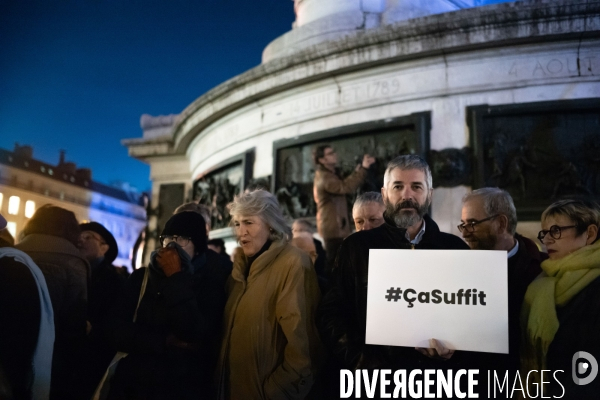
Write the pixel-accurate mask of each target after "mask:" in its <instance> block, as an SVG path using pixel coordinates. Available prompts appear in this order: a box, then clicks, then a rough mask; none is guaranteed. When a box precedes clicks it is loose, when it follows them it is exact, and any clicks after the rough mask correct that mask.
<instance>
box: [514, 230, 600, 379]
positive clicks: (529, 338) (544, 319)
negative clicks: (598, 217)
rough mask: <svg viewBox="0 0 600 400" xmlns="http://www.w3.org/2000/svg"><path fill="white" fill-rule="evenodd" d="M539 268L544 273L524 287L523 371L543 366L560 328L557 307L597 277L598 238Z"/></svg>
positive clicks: (599, 243)
mask: <svg viewBox="0 0 600 400" xmlns="http://www.w3.org/2000/svg"><path fill="white" fill-rule="evenodd" d="M541 267H542V270H543V271H544V272H542V273H541V274H540V276H539V277H537V278H536V280H534V281H533V282H532V283H531V284H530V285H529V287H528V288H527V293H526V294H525V299H524V301H523V306H522V309H521V327H527V329H526V330H525V332H524V338H523V339H524V345H523V346H522V347H521V349H522V354H521V361H522V370H523V371H524V372H525V371H526V372H529V371H531V370H541V369H546V355H547V353H548V347H549V346H550V343H552V340H554V335H556V332H557V331H558V327H559V322H558V317H557V315H556V307H561V306H564V305H566V304H568V303H569V301H571V299H572V298H573V297H575V295H576V294H577V293H579V292H580V291H581V290H582V289H584V288H585V287H586V286H587V285H589V284H590V283H591V282H592V281H593V280H594V279H596V278H597V277H599V276H600V241H598V242H596V243H595V244H592V245H590V246H584V247H582V248H580V249H579V250H577V251H574V252H573V253H571V254H569V255H567V256H565V257H563V258H561V259H558V260H546V261H544V262H543V263H542V265H541Z"/></svg>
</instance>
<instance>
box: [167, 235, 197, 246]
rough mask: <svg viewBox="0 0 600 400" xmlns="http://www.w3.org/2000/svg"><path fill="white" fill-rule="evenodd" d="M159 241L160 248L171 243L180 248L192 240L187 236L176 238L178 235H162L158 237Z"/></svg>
mask: <svg viewBox="0 0 600 400" xmlns="http://www.w3.org/2000/svg"><path fill="white" fill-rule="evenodd" d="M159 239H160V245H161V246H162V247H167V245H168V244H169V243H171V242H175V243H177V244H178V245H180V246H181V247H185V246H187V245H188V243H189V242H190V240H192V238H189V237H187V236H178V235H164V236H160V237H159Z"/></svg>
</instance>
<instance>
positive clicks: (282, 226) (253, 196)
mask: <svg viewBox="0 0 600 400" xmlns="http://www.w3.org/2000/svg"><path fill="white" fill-rule="evenodd" d="M227 208H229V213H230V214H231V216H232V217H233V218H232V219H231V224H233V223H234V221H233V220H234V219H235V217H238V216H257V217H259V218H260V219H262V220H263V221H264V223H265V224H267V226H268V227H269V228H270V230H271V234H270V235H269V239H271V240H272V241H276V240H284V241H286V242H289V241H290V239H291V238H292V230H291V229H290V227H289V226H288V225H287V223H286V221H285V218H284V217H283V214H282V213H281V209H280V208H279V203H278V202H277V198H276V197H275V196H273V195H272V194H271V193H269V192H267V191H266V190H262V189H259V190H254V191H251V192H245V193H242V194H240V195H238V196H236V197H235V199H234V200H233V202H231V203H229V204H228V205H227Z"/></svg>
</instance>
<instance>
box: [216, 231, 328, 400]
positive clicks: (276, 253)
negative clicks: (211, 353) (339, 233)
mask: <svg viewBox="0 0 600 400" xmlns="http://www.w3.org/2000/svg"><path fill="white" fill-rule="evenodd" d="M227 293H228V298H227V304H226V306H225V315H224V329H223V331H224V335H223V342H222V345H221V353H220V359H219V365H218V368H217V375H216V376H217V382H218V387H219V396H218V397H219V398H220V399H303V398H304V397H306V395H307V393H308V392H309V390H310V389H311V386H312V384H313V381H314V376H315V371H316V369H317V364H318V363H319V351H320V341H319V338H318V336H317V331H316V326H315V323H314V313H315V311H316V307H317V303H318V301H319V288H318V285H317V278H316V275H315V271H314V269H313V267H312V265H311V261H310V258H309V257H308V255H307V254H306V253H304V252H303V251H302V250H299V249H297V248H295V247H293V246H291V245H290V244H288V243H285V242H283V241H276V242H273V243H272V244H271V246H270V247H269V249H268V250H266V251H265V252H264V253H262V254H261V255H260V256H258V258H257V259H256V260H254V262H253V263H252V265H251V268H249V266H248V258H247V257H246V256H245V255H244V254H243V253H239V254H238V255H237V257H236V259H235V261H234V267H233V272H232V275H231V278H230V279H229V281H228V282H227Z"/></svg>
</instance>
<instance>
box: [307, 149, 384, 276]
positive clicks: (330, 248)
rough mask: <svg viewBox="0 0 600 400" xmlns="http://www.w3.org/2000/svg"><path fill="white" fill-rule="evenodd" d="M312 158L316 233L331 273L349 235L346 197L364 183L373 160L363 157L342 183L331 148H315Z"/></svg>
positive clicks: (367, 156)
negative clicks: (338, 253)
mask: <svg viewBox="0 0 600 400" xmlns="http://www.w3.org/2000/svg"><path fill="white" fill-rule="evenodd" d="M313 157H314V162H315V164H316V166H317V168H316V171H315V180H314V186H313V195H314V199H315V203H316V204H317V230H318V231H319V235H321V237H322V238H323V241H324V242H325V252H326V255H327V268H328V269H329V270H331V268H332V266H333V262H334V261H335V256H336V254H337V251H338V248H339V247H340V245H341V244H342V241H343V240H344V238H346V237H347V236H348V235H350V233H351V227H350V220H349V218H348V205H347V204H346V195H347V194H351V193H354V192H355V191H356V189H358V187H359V186H360V185H361V184H362V183H363V182H364V181H365V179H366V178H367V170H368V169H369V167H370V166H371V165H372V164H373V163H374V162H375V158H374V157H371V156H370V155H368V154H365V155H364V156H363V159H362V162H361V164H359V165H357V166H356V169H355V170H354V172H353V173H352V174H350V175H349V176H347V177H346V178H345V179H342V178H341V177H340V174H339V171H338V170H337V165H338V159H337V154H336V152H335V150H334V149H333V148H332V147H331V146H330V145H321V146H318V147H316V148H315V150H314V153H313Z"/></svg>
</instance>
